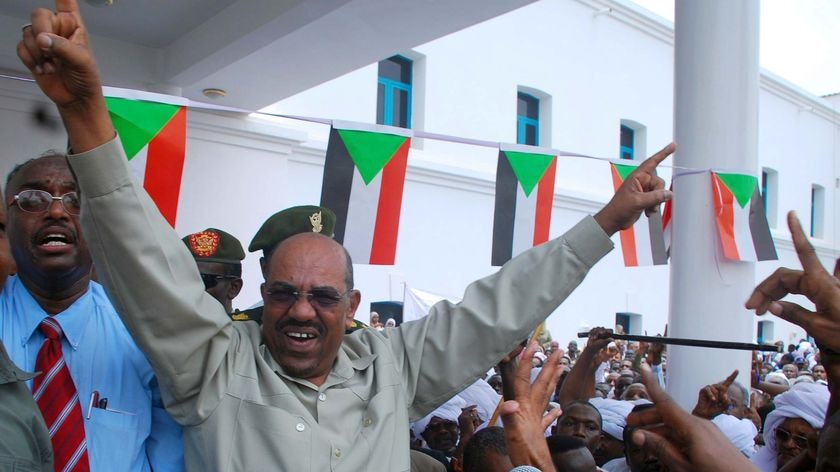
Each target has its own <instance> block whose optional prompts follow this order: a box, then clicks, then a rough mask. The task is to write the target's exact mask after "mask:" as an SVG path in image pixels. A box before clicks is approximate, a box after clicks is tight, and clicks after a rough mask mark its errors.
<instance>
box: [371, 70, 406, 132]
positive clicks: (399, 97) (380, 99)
mask: <svg viewBox="0 0 840 472" xmlns="http://www.w3.org/2000/svg"><path fill="white" fill-rule="evenodd" d="M411 75H412V62H411V60H410V59H407V58H405V57H403V56H393V57H389V58H388V59H385V60H384V61H380V62H379V78H378V80H377V103H376V122H377V123H378V124H381V125H389V126H398V127H400V128H411Z"/></svg>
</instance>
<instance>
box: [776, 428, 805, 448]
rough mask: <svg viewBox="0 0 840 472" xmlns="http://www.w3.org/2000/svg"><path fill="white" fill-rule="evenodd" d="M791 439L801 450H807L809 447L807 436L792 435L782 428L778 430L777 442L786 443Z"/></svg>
mask: <svg viewBox="0 0 840 472" xmlns="http://www.w3.org/2000/svg"><path fill="white" fill-rule="evenodd" d="M790 439H793V443H794V444H795V445H796V447H798V448H800V449H806V448H807V447H808V438H806V437H805V436H800V435H798V434H792V433H791V432H790V431H787V430H784V429H782V428H776V442H780V443H785V442H788V441H789V440H790Z"/></svg>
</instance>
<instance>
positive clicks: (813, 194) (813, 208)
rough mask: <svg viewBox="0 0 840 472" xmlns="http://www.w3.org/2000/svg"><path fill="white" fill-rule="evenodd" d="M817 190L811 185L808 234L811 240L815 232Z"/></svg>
mask: <svg viewBox="0 0 840 472" xmlns="http://www.w3.org/2000/svg"><path fill="white" fill-rule="evenodd" d="M816 209H817V189H816V188H815V187H814V186H813V185H812V186H811V231H810V232H809V234H810V235H811V237H812V238H813V237H814V236H815V235H816V232H817V226H816V221H817V211H816Z"/></svg>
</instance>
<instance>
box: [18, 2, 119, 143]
mask: <svg viewBox="0 0 840 472" xmlns="http://www.w3.org/2000/svg"><path fill="white" fill-rule="evenodd" d="M55 7H56V8H55V11H50V10H47V9H44V8H39V9H36V10H34V11H33V12H32V16H31V21H32V24H31V25H26V26H24V27H23V37H22V39H21V41H20V42H19V43H18V46H17V54H18V57H19V58H20V60H21V61H22V62H23V64H24V65H25V66H26V67H27V68H28V69H29V70H30V72H31V73H32V76H33V77H34V78H35V82H36V83H37V84H38V86H39V87H40V88H41V90H42V91H43V92H44V94H45V95H46V96H47V97H49V99H50V100H52V101H53V102H54V103H55V104H56V106H57V107H58V111H59V113H60V114H61V117H62V120H63V121H64V126H65V127H66V128H67V132H68V134H69V135H70V144H71V146H72V148H73V150H74V151H75V152H83V151H88V150H90V149H92V148H94V147H96V146H98V145H100V144H102V143H104V142H106V141H109V140H111V139H113V137H114V128H113V126H112V125H111V120H110V118H109V116H108V110H107V108H106V106H105V101H104V99H103V97H102V83H101V82H100V79H99V70H98V69H97V67H96V60H95V58H94V56H93V52H92V51H91V49H90V44H89V40H88V34H87V30H86V29H85V26H84V23H83V22H82V17H81V15H80V13H79V6H78V5H77V4H76V0H56V2H55Z"/></svg>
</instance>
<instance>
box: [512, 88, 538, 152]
mask: <svg viewBox="0 0 840 472" xmlns="http://www.w3.org/2000/svg"><path fill="white" fill-rule="evenodd" d="M516 143H517V144H528V145H531V146H539V145H540V99H539V98H537V97H535V96H533V95H529V94H527V93H522V92H519V93H518V94H517V96H516Z"/></svg>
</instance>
